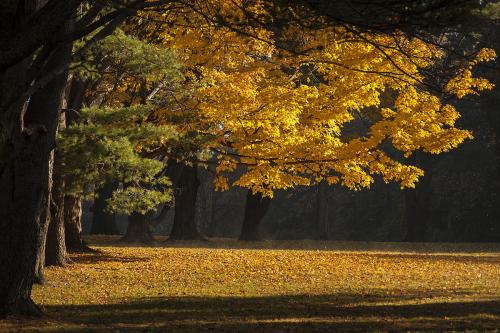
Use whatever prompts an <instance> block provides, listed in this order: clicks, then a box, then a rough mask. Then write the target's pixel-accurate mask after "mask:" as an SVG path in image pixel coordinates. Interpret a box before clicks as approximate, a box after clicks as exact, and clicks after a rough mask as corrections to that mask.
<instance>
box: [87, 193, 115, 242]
mask: <svg viewBox="0 0 500 333" xmlns="http://www.w3.org/2000/svg"><path fill="white" fill-rule="evenodd" d="M117 188H118V184H116V183H108V184H106V185H104V186H103V187H102V188H101V189H99V190H98V191H97V198H96V199H95V200H94V206H93V208H92V212H93V215H92V228H91V229H90V233H91V234H94V235H118V234H119V231H118V227H117V226H116V217H115V214H114V213H109V212H108V211H106V206H107V203H106V200H107V199H109V198H111V195H112V194H113V192H114V191H115V190H116V189H117Z"/></svg>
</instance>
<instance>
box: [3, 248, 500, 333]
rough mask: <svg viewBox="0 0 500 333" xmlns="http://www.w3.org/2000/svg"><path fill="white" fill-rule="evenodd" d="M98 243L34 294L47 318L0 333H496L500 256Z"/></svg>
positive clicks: (467, 251) (6, 323)
mask: <svg viewBox="0 0 500 333" xmlns="http://www.w3.org/2000/svg"><path fill="white" fill-rule="evenodd" d="M93 242H94V245H95V247H94V248H95V249H97V250H98V251H99V253H94V254H81V255H73V256H72V260H73V263H72V264H69V265H67V266H66V267H55V268H49V269H47V272H46V275H47V278H48V281H49V282H48V283H47V285H45V286H36V287H35V289H34V291H33V295H34V299H35V300H36V302H37V303H38V304H41V305H42V306H43V309H44V310H45V312H46V314H47V315H46V317H45V318H42V319H36V320H29V321H26V320H23V321H21V320H16V319H8V320H3V321H0V332H2V333H3V332H205V331H208V332H259V333H264V332H297V333H299V332H300V333H307V332H358V331H359V332H367V331H370V332H372V331H375V332H386V331H387V332H399V331H401V332H417V331H426V332H428V331H437V332H441V331H468V332H474V331H476V332H484V331H491V332H498V331H499V329H500V244H497V245H492V244H483V245H466V244H465V245H446V244H433V245H424V244H421V245H419V244H412V245H405V244H394V243H392V244H389V243H338V242H312V241H306V242H264V243H248V244H246V243H238V242H235V241H209V242H199V243H184V242H181V243H163V242H159V245H158V246H156V247H122V246H120V245H117V244H115V243H114V240H113V239H109V238H107V239H102V238H101V239H99V238H98V239H93Z"/></svg>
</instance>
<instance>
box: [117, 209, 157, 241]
mask: <svg viewBox="0 0 500 333" xmlns="http://www.w3.org/2000/svg"><path fill="white" fill-rule="evenodd" d="M149 217H150V216H149V214H145V215H143V214H140V213H132V214H131V215H129V217H128V226H127V232H126V233H125V236H123V238H122V239H121V241H122V242H126V243H143V244H148V245H149V244H153V243H154V237H153V233H152V231H151V225H150V223H149V222H150V221H149Z"/></svg>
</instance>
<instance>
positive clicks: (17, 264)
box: [0, 44, 71, 316]
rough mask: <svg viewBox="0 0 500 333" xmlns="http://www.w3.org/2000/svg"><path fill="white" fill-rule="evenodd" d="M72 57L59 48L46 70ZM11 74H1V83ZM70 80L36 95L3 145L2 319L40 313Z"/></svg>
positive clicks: (67, 47)
mask: <svg viewBox="0 0 500 333" xmlns="http://www.w3.org/2000/svg"><path fill="white" fill-rule="evenodd" d="M70 56H71V44H64V45H61V46H59V47H58V48H57V49H56V50H55V51H53V52H52V54H51V55H50V57H49V59H48V61H47V62H46V65H45V67H44V69H43V71H44V72H45V71H49V72H50V71H51V69H53V68H55V67H59V66H60V65H61V63H65V64H69V61H70ZM16 70H17V71H18V70H19V68H16ZM10 74H11V75H12V74H17V75H22V73H21V74H20V73H13V72H11V73H10ZM11 75H6V73H5V72H4V73H1V74H0V76H1V77H0V79H2V81H3V80H5V78H6V77H9V76H10V78H12V76H11ZM67 76H68V75H67V71H64V72H63V73H60V74H57V75H56V76H55V77H54V78H53V79H52V80H51V81H50V82H48V83H47V84H46V85H45V86H44V87H42V88H40V89H39V90H38V91H37V92H36V93H35V94H34V95H33V96H31V99H30V100H29V104H28V107H27V108H26V112H25V113H23V112H20V113H19V114H18V116H19V118H17V120H14V122H13V125H14V129H13V130H12V131H11V133H9V137H8V138H6V139H5V138H4V141H3V142H2V145H3V146H4V147H9V150H10V154H9V156H8V157H7V158H6V159H4V160H3V161H2V164H1V165H0V188H1V189H2V194H0V248H1V249H2V250H1V251H0V267H2V272H1V273H0V316H2V315H7V314H18V315H39V314H40V310H39V309H38V307H37V306H36V305H35V304H34V303H33V301H32V300H31V288H32V284H33V282H34V279H35V269H36V264H37V252H38V249H40V247H41V246H43V237H44V235H43V232H44V230H45V224H46V219H45V217H46V216H45V211H46V210H47V208H48V202H49V200H50V190H51V184H50V180H51V176H52V175H51V173H52V170H51V166H52V159H53V149H54V147H55V139H56V132H57V125H58V119H59V112H60V109H61V103H62V97H63V93H64V87H65V85H66V81H67ZM6 83H7V84H8V82H5V81H3V84H6ZM2 94H3V91H2ZM1 102H2V105H1V107H2V110H1V111H5V110H6V109H5V105H6V104H4V102H5V100H4V99H3V96H2V101H1ZM7 105H8V104H7ZM2 148H3V147H2Z"/></svg>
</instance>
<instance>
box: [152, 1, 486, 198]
mask: <svg viewBox="0 0 500 333" xmlns="http://www.w3.org/2000/svg"><path fill="white" fill-rule="evenodd" d="M241 1H242V0H240V1H222V0H213V1H209V5H207V8H211V10H209V11H208V12H206V11H205V12H204V16H202V15H198V14H197V13H196V12H193V11H191V10H187V11H185V12H182V11H180V12H177V15H174V16H173V17H172V18H171V17H169V16H168V15H166V14H165V15H164V16H163V18H162V19H164V20H165V22H168V24H166V25H165V28H164V29H163V30H161V32H160V33H159V39H160V41H161V42H160V44H163V46H164V47H167V48H169V49H171V50H174V51H175V52H176V54H177V55H178V56H179V58H180V59H181V61H182V63H183V66H184V67H183V71H184V75H185V82H184V85H183V95H182V96H180V97H179V100H180V101H181V102H180V104H182V107H172V106H171V105H169V106H167V107H164V108H161V109H160V110H158V118H159V119H164V121H166V122H168V121H169V120H168V119H171V118H172V115H176V116H177V117H178V118H179V117H180V118H181V119H183V120H182V121H181V122H179V123H178V126H179V128H180V129H181V130H183V131H195V132H196V131H197V132H198V133H201V134H202V135H205V136H206V137H207V138H208V139H206V140H205V141H204V142H203V147H201V148H200V149H206V150H209V151H211V152H214V153H216V154H219V155H223V156H224V157H223V158H220V159H218V160H217V161H218V165H217V172H218V177H217V178H216V187H217V188H219V189H226V188H227V187H228V184H227V180H224V177H225V176H226V175H227V174H228V173H231V172H233V171H234V170H235V168H236V165H238V164H241V165H244V166H246V172H245V174H243V175H242V176H241V177H240V178H239V179H238V180H237V181H236V182H234V183H233V185H239V186H243V187H247V188H250V189H252V190H254V191H261V192H263V193H264V194H265V195H269V196H272V192H273V190H275V189H283V188H289V187H293V186H296V185H310V184H314V183H317V182H319V181H321V180H322V179H327V180H328V182H329V183H330V184H335V183H341V184H343V185H345V186H347V187H349V188H351V189H359V188H363V187H369V186H370V184H372V183H373V175H375V174H380V175H382V176H383V178H384V180H385V181H395V182H399V183H400V184H401V186H402V187H413V186H415V182H416V181H418V178H419V176H421V175H422V174H423V172H422V170H420V169H419V168H417V167H414V166H411V165H406V164H405V163H406V162H405V161H400V160H396V159H395V158H393V157H391V156H389V155H388V154H386V153H385V152H384V148H382V144H383V143H385V142H390V143H391V144H392V146H393V147H394V148H395V149H397V150H399V151H401V152H402V154H403V155H404V156H406V157H408V156H409V155H411V154H412V152H414V151H416V150H420V149H421V150H423V151H425V152H428V153H432V154H438V153H441V152H445V151H448V150H450V149H452V148H455V147H457V146H458V145H459V144H460V143H462V142H463V141H464V140H465V139H468V138H471V137H472V136H471V134H470V132H469V131H467V130H463V129H459V128H457V127H456V126H455V122H456V120H457V119H458V118H459V113H458V112H457V111H456V110H455V108H454V107H453V106H452V105H451V104H443V103H442V101H441V100H440V98H439V97H438V96H437V95H435V94H434V93H433V91H431V90H429V89H428V87H427V86H426V84H424V81H425V79H426V78H425V75H424V73H425V71H424V70H428V69H430V68H431V67H432V66H434V65H436V64H438V63H439V61H441V59H442V58H443V57H444V56H445V53H444V51H442V50H441V49H440V48H438V47H436V46H435V45H433V44H427V43H425V42H424V41H422V40H420V39H417V38H408V37H407V36H406V35H405V34H404V33H403V32H394V33H392V34H387V35H386V34H375V33H365V32H359V31H357V30H356V29H355V28H353V27H347V26H339V27H327V28H323V29H317V30H314V31H311V30H307V29H305V28H304V27H303V26H294V25H290V26H287V27H283V28H282V29H281V30H280V31H279V32H276V31H271V29H266V28H265V27H264V26H263V25H256V26H251V25H247V26H243V28H242V27H241V25H237V23H238V22H241V21H244V19H245V17H244V14H243V13H242V11H241V10H240V9H239V7H238V6H239V5H243V4H242V3H241ZM245 6H246V7H245V8H246V10H249V11H251V12H253V14H255V15H257V14H258V15H261V16H263V17H265V15H266V10H265V7H264V5H263V2H260V1H255V2H252V4H251V5H249V4H247V3H245ZM248 6H251V7H248ZM143 15H144V16H147V17H149V16H154V15H155V14H153V13H144V14H143ZM155 19H156V20H158V17H155ZM220 20H224V22H225V23H224V24H218V23H217V22H220ZM231 23H234V26H237V27H238V29H240V30H238V29H235V28H233V27H232V26H231ZM228 26H231V27H228ZM287 43H288V44H293V45H294V46H293V48H294V51H293V52H291V51H289V50H286V49H284V48H283V47H280V45H282V44H287ZM494 57H495V54H494V51H493V50H490V49H483V50H481V51H480V52H478V54H477V55H476V57H475V58H474V59H473V60H471V61H470V62H469V63H467V64H465V66H464V68H462V69H461V70H460V71H459V72H458V75H455V76H453V78H452V79H451V80H450V81H449V82H448V83H447V84H446V85H445V87H444V92H446V93H449V94H453V95H456V96H457V97H459V98H462V97H463V96H465V95H468V94H475V93H477V92H478V91H481V90H485V89H491V88H492V87H493V86H492V84H491V83H490V82H488V81H487V80H486V79H483V78H474V77H473V76H472V67H473V66H474V65H475V64H477V63H478V62H481V61H489V60H492V59H494ZM387 96H389V97H387ZM366 120H368V121H366ZM363 122H367V123H368V125H366V124H365V125H364V126H365V127H366V128H360V127H363V126H360V124H361V123H363ZM352 127H354V128H356V127H357V129H355V130H352V129H350V128H352Z"/></svg>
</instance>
